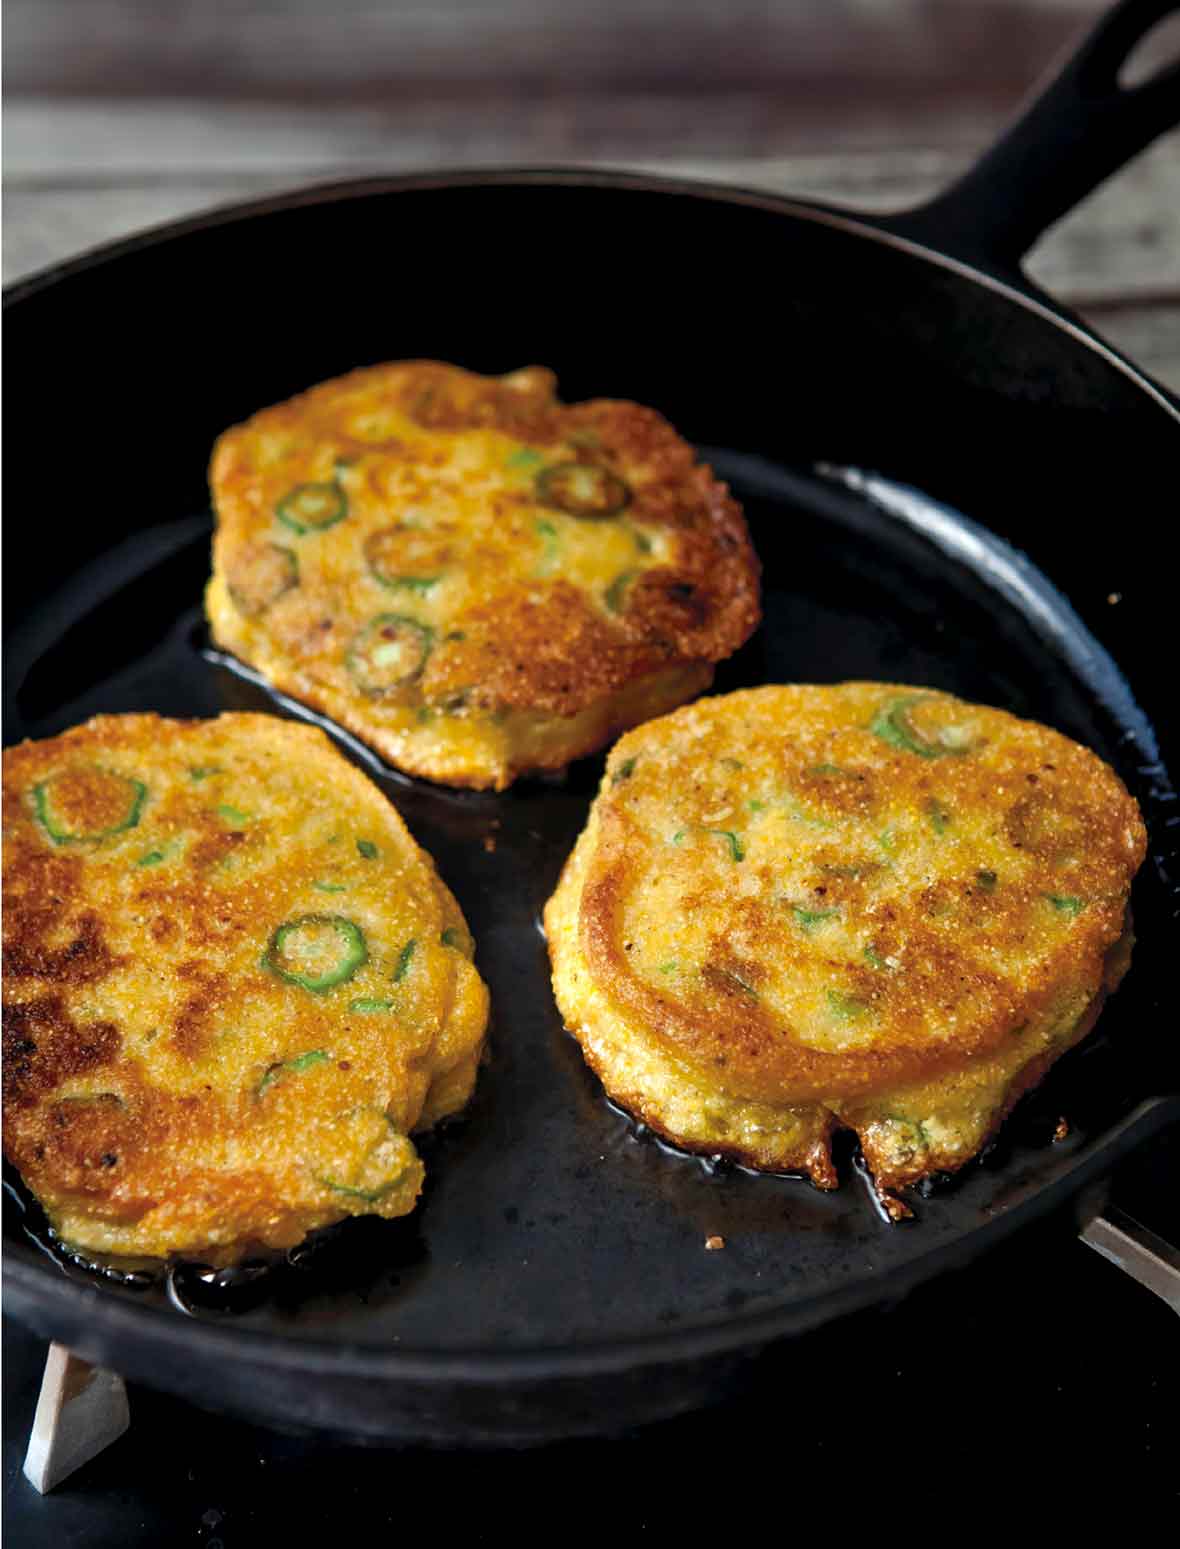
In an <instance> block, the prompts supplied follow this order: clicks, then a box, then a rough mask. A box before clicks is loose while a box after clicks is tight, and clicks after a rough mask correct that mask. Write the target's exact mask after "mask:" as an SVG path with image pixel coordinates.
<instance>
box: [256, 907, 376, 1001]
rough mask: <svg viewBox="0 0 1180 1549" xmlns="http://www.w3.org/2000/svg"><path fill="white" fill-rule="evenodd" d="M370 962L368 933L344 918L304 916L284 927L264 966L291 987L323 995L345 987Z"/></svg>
mask: <svg viewBox="0 0 1180 1549" xmlns="http://www.w3.org/2000/svg"><path fill="white" fill-rule="evenodd" d="M368 959H369V948H368V945H367V943H366V941H365V933H364V931H362V930H361V928H360V926H359V925H357V924H356V922H355V921H354V920H350V919H349V918H348V917H347V915H343V914H302V915H300V916H299V918H298V919H296V920H288V921H287V922H286V924H285V925H280V926H279V927H278V929H277V930H276V931H275V932H274V934H273V935H272V936H271V938H270V942H269V944H268V946H267V949H266V955H265V958H264V962H265V963H266V966H267V967H268V968H269V969H270V971H271V973H273V974H276V975H277V976H278V977H279V978H280V979H283V980H285V982H286V983H287V984H297V985H298V986H299V987H300V989H303V990H310V991H311V992H312V993H313V994H315V995H322V994H323V993H324V992H325V991H326V990H330V989H333V988H334V987H335V986H336V985H337V984H345V983H347V981H348V980H349V979H351V978H352V976H353V975H354V974H355V973H356V971H357V969H358V968H360V967H362V966H363V965H364V964H365V963H366V962H368Z"/></svg>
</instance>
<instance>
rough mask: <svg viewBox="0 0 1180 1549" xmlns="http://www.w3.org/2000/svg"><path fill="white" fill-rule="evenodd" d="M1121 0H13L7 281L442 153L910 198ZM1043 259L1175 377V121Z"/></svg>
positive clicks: (864, 199)
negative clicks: (227, 209)
mask: <svg viewBox="0 0 1180 1549" xmlns="http://www.w3.org/2000/svg"><path fill="white" fill-rule="evenodd" d="M1101 9H1102V4H1101V0H721V3H708V4H706V3H704V0H596V3H595V4H594V5H585V4H563V3H562V0H498V3H497V4H495V5H491V4H487V3H484V0H433V3H426V4H409V3H403V4H398V3H386V4H384V5H376V4H374V3H373V0H333V3H332V4H331V5H328V4H316V3H313V0H235V3H226V0H205V3H201V0H8V3H7V5H6V8H5V22H6V44H7V48H6V67H7V68H6V105H5V146H4V150H5V176H6V184H7V193H6V199H5V214H6V217H7V220H6V231H5V236H6V241H5V251H4V277H5V279H6V280H13V279H16V278H18V277H19V276H21V275H25V274H28V273H31V272H33V271H35V270H37V269H39V268H41V267H43V266H44V265H46V264H49V263H52V262H54V261H56V260H57V259H60V258H63V257H66V256H68V255H70V254H73V253H76V252H79V251H82V250H84V249H86V248H88V247H91V246H93V245H94V244H96V243H99V242H105V241H107V240H109V239H110V238H112V237H117V236H121V235H123V234H124V233H126V232H129V231H134V230H136V229H139V228H141V227H144V226H149V225H154V224H156V223H157V222H160V221H164V220H169V219H171V218H173V217H175V216H177V215H181V214H187V213H190V212H192V211H196V210H201V209H205V208H208V207H210V206H213V205H218V204H223V203H227V202H232V201H234V200H238V199H243V198H247V197H249V196H251V195H254V194H259V193H263V192H271V191H274V190H278V189H284V188H290V187H294V186H297V185H300V184H305V183H308V182H314V181H325V180H328V179H332V178H339V177H348V176H353V175H357V174H364V173H373V172H389V171H400V170H405V169H422V168H432V167H441V166H447V165H459V166H483V165H489V164H495V163H546V162H554V161H560V162H564V163H569V162H577V163H581V164H608V165H615V166H620V165H621V166H632V167H634V166H638V167H654V168H659V169H665V170H668V171H673V172H676V173H681V174H686V175H690V176H700V177H706V178H720V179H724V180H728V181H734V182H738V183H743V184H747V185H750V186H757V187H763V188H770V189H774V190H778V191H782V192H790V193H794V194H798V195H802V196H805V197H812V198H817V199H822V200H828V201H832V202H834V203H839V204H846V205H849V206H852V207H859V208H862V209H866V210H870V209H878V210H880V209H888V208H899V207H902V206H904V205H906V204H908V203H911V202H914V201H917V200H919V199H921V198H923V197H924V196H926V195H927V194H929V193H930V192H932V191H933V190H934V189H936V188H938V187H939V186H940V185H941V184H943V183H945V182H946V181H947V180H948V179H950V178H951V177H952V176H953V175H954V174H955V173H956V172H957V171H958V170H959V169H960V168H962V167H963V166H965V165H966V164H967V162H968V161H970V159H971V158H972V157H973V156H974V155H976V154H977V153H978V151H979V150H980V149H981V148H982V147H983V146H984V145H986V144H987V143H988V141H989V139H991V138H992V137H993V136H994V135H995V133H996V132H997V130H998V129H999V127H1000V126H1001V125H1002V124H1003V122H1004V121H1005V120H1006V119H1007V118H1009V117H1010V116H1011V114H1012V112H1013V110H1014V108H1015V107H1016V105H1017V103H1018V102H1019V100H1020V98H1021V97H1022V96H1023V95H1024V94H1025V92H1026V91H1027V90H1028V88H1029V87H1030V85H1031V83H1033V82H1034V81H1035V80H1036V79H1037V77H1038V76H1039V75H1040V74H1042V73H1043V71H1044V70H1045V69H1046V68H1047V67H1048V66H1049V64H1050V62H1051V61H1052V59H1053V58H1054V56H1055V55H1056V54H1058V53H1059V52H1060V51H1061V50H1062V49H1063V48H1064V47H1065V46H1066V45H1067V44H1068V42H1069V41H1070V40H1071V39H1073V38H1075V37H1076V36H1077V35H1078V33H1079V32H1080V30H1081V29H1082V28H1083V27H1084V26H1085V25H1086V24H1087V22H1088V21H1089V20H1091V19H1092V17H1093V16H1094V15H1096V14H1097V13H1098V12H1099V11H1100V10H1101ZM1161 42H1162V40H1161ZM1160 52H1163V49H1162V47H1161V49H1160ZM1029 269H1030V272H1031V273H1032V274H1033V275H1034V277H1035V278H1036V279H1037V280H1038V281H1040V283H1041V284H1043V285H1044V286H1045V287H1046V288H1047V289H1048V290H1049V291H1051V292H1052V293H1053V294H1055V295H1056V296H1058V297H1059V298H1060V299H1061V300H1063V301H1065V302H1067V303H1068V304H1069V305H1071V306H1072V307H1074V308H1075V309H1076V310H1078V311H1080V312H1081V313H1082V314H1083V316H1085V317H1086V318H1087V319H1088V320H1089V321H1090V322H1091V323H1092V324H1093V326H1094V327H1095V328H1096V329H1097V330H1098V331H1099V332H1100V333H1102V334H1104V335H1105V336H1106V337H1107V338H1108V339H1109V340H1111V342H1113V343H1114V344H1116V345H1117V346H1118V347H1120V348H1121V349H1123V350H1125V351H1126V352H1127V353H1128V354H1129V355H1130V356H1131V357H1132V358H1133V359H1135V360H1136V361H1138V362H1140V363H1141V364H1142V365H1143V366H1144V367H1145V368H1146V369H1147V370H1148V371H1150V372H1151V373H1153V374H1154V375H1155V376H1157V377H1158V378H1159V379H1160V380H1161V381H1163V382H1165V383H1166V384H1168V385H1169V386H1170V387H1172V388H1173V389H1175V390H1180V139H1178V138H1177V136H1176V135H1171V136H1169V137H1167V138H1166V139H1165V140H1164V141H1162V142H1160V143H1159V144H1158V145H1157V146H1156V147H1155V148H1154V149H1153V150H1152V151H1151V152H1149V153H1148V154H1147V155H1145V156H1144V157H1142V158H1140V160H1139V161H1138V162H1136V163H1135V164H1134V165H1133V166H1132V167H1130V168H1129V169H1127V170H1125V171H1124V172H1122V173H1121V174H1119V175H1118V176H1117V177H1115V178H1114V179H1112V180H1111V182H1110V183H1108V184H1107V185H1106V187H1105V188H1104V189H1102V190H1101V191H1100V192H1099V193H1098V194H1097V195H1095V196H1094V197H1093V198H1091V199H1090V200H1089V201H1088V202H1087V203H1086V204H1085V205H1084V206H1083V207H1082V208H1081V209H1080V210H1078V211H1077V212H1075V213H1074V214H1073V215H1071V216H1070V217H1068V218H1067V219H1066V220H1065V221H1063V222H1062V223H1061V224H1060V226H1059V227H1058V228H1057V229H1056V230H1055V231H1053V232H1051V233H1050V234H1049V235H1048V236H1047V237H1046V238H1045V239H1044V240H1043V241H1042V242H1041V244H1040V245H1039V247H1038V248H1037V250H1036V251H1035V253H1034V254H1033V256H1032V259H1031V261H1030V264H1029Z"/></svg>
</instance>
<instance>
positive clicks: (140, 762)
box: [4, 715, 488, 1264]
mask: <svg viewBox="0 0 1180 1549" xmlns="http://www.w3.org/2000/svg"><path fill="white" fill-rule="evenodd" d="M4 944H5V968H6V976H5V985H4V1144H5V1150H6V1152H7V1154H8V1156H9V1157H10V1159H11V1160H12V1161H13V1162H14V1163H15V1165H16V1166H17V1167H18V1168H19V1169H20V1171H21V1173H22V1175H23V1177H24V1179H25V1182H26V1183H27V1184H28V1186H29V1187H30V1188H31V1189H32V1190H33V1192H34V1193H35V1194H36V1195H37V1196H38V1198H39V1199H40V1200H41V1203H42V1204H43V1205H44V1207H45V1209H46V1212H47V1214H48V1216H49V1219H50V1221H51V1222H52V1224H53V1226H54V1228H55V1230H56V1231H57V1233H58V1235H59V1236H60V1237H61V1238H62V1239H63V1240H64V1241H65V1242H67V1243H68V1244H70V1245H72V1246H73V1247H75V1248H77V1249H79V1250H81V1251H83V1252H88V1253H91V1254H98V1255H103V1256H107V1255H119V1256H147V1257H158V1256H164V1255H168V1254H178V1255H184V1256H186V1257H194V1258H199V1259H202V1260H204V1261H205V1262H208V1263H213V1264H226V1263H231V1262H233V1261H234V1260H235V1259H238V1258H240V1257H242V1255H243V1254H245V1253H246V1252H248V1251H249V1250H250V1249H252V1248H257V1247H268V1248H283V1247H287V1246H289V1245H291V1244H293V1243H296V1242H298V1241H299V1239H300V1238H302V1237H303V1236H304V1235H305V1234H306V1233H307V1232H309V1231H311V1230H312V1229H313V1228H314V1227H320V1226H324V1225H327V1224H328V1223H329V1222H333V1221H338V1220H340V1219H341V1217H343V1216H349V1215H368V1214H373V1215H380V1216H398V1215H403V1214H405V1213H406V1212H407V1211H409V1210H412V1209H413V1206H414V1201H415V1200H416V1198H417V1196H418V1192H419V1189H420V1187H421V1183H422V1164H421V1162H420V1161H419V1159H418V1156H417V1154H416V1152H415V1150H414V1147H413V1145H412V1144H411V1142H410V1140H409V1139H408V1136H409V1134H410V1132H411V1131H412V1130H415V1129H423V1128H426V1127H427V1126H429V1125H431V1124H433V1123H434V1122H435V1121H436V1120H438V1119H440V1118H442V1117H443V1116H444V1115H446V1114H449V1113H453V1112H455V1111H456V1110H457V1109H458V1108H460V1107H462V1105H463V1104H464V1103H465V1102H466V1100H467V1098H468V1096H469V1094H470V1092H471V1089H472V1086H473V1084H474V1081H475V1073H476V1066H477V1064H478V1060H479V1054H480V1046H481V1043H482V1040H483V1035H484V1029H485V1026H486V1023H487V1014H488V1002H487V993H486V991H485V989H484V986H483V983H482V981H481V979H480V978H479V975H478V974H477V973H476V971H475V969H474V967H473V966H472V964H471V961H470V959H471V955H472V942H471V937H470V935H469V934H468V931H467V928H466V926H465V924H464V922H463V917H462V915H461V914H460V912H459V908H458V905H457V904H456V903H455V901H454V899H453V898H452V897H451V895H450V893H449V892H448V891H447V889H446V887H445V886H444V885H443V883H442V882H441V881H440V880H439V877H438V875H437V873H436V872H435V869H434V866H433V864H432V862H431V860H430V858H429V857H428V856H427V855H426V854H425V853H424V852H423V851H422V850H420V849H419V847H418V846H417V845H416V844H415V843H414V841H413V839H412V838H411V837H410V835H409V834H408V833H407V831H406V828H405V825H404V824H403V823H402V821H401V819H400V818H399V816H398V815H397V813H396V812H395V811H394V809H393V808H392V807H391V806H390V805H389V803H388V802H387V801H386V800H385V799H384V797H383V796H382V795H381V794H380V792H379V791H378V790H377V789H376V788H375V787H374V786H373V785H371V784H370V782H369V781H368V780H366V779H365V777H364V776H363V775H362V774H360V772H359V771H358V770H356V769H354V768H353V767H352V765H351V764H349V763H347V762H346V761H345V760H344V759H343V758H341V756H340V755H339V754H338V753H337V752H335V750H334V749H333V748H332V745H331V743H330V742H329V741H328V739H327V737H325V736H324V734H323V733H322V732H320V731H317V730H315V729H314V728H313V727H309V726H302V725H295V724H293V723H292V722H290V721H281V720H278V719H276V718H273V717H270V716H265V715H223V716H221V717H219V718H218V719H217V720H212V721H167V720H161V719H160V718H159V717H158V716H154V715H124V716H100V717H98V718H97V719H95V720H92V721H90V722H88V723H87V724H86V725H84V726H79V727H76V728H75V729H74V730H72V731H68V732H66V733H64V734H63V735H62V736H60V737H53V738H51V739H50V740H49V741H46V742H26V743H22V744H21V745H20V746H19V747H16V748H13V749H10V750H9V751H7V752H6V753H5V755H4Z"/></svg>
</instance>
